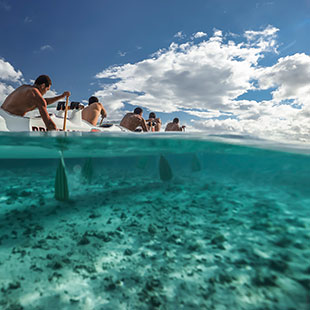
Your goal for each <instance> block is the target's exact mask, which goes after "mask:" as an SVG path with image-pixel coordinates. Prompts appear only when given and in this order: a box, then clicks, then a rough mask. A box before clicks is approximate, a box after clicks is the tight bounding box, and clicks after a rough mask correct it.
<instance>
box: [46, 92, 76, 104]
mask: <svg viewBox="0 0 310 310" xmlns="http://www.w3.org/2000/svg"><path fill="white" fill-rule="evenodd" d="M70 95H71V93H70V92H69V91H65V92H64V93H63V94H62V95H59V96H56V97H52V98H45V101H46V104H47V105H49V104H52V103H54V102H56V101H59V100H60V99H63V98H65V97H67V96H68V97H69V96H70Z"/></svg>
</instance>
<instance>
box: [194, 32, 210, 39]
mask: <svg viewBox="0 0 310 310" xmlns="http://www.w3.org/2000/svg"><path fill="white" fill-rule="evenodd" d="M206 36H207V34H206V33H205V32H201V31H199V32H196V33H194V34H193V38H194V39H199V38H202V37H206Z"/></svg>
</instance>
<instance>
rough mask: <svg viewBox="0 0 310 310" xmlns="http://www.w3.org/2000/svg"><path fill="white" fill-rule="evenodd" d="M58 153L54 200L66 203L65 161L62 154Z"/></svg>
mask: <svg viewBox="0 0 310 310" xmlns="http://www.w3.org/2000/svg"><path fill="white" fill-rule="evenodd" d="M59 153H60V160H59V164H58V168H57V171H56V178H55V198H56V199H57V200H60V201H68V200H69V189H68V182H67V175H66V169H65V161H64V157H63V154H62V152H61V151H60V152H59Z"/></svg>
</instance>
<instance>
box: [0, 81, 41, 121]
mask: <svg viewBox="0 0 310 310" xmlns="http://www.w3.org/2000/svg"><path fill="white" fill-rule="evenodd" d="M36 96H41V95H40V93H39V91H38V90H37V89H36V88H35V87H33V86H31V85H22V86H20V87H18V88H17V89H16V90H14V91H13V92H12V93H11V94H10V95H9V96H8V97H7V98H6V99H5V101H4V102H3V104H2V106H1V107H2V109H3V110H5V111H7V112H9V113H12V114H15V115H19V116H24V115H25V114H26V113H27V112H29V111H32V110H34V109H35V108H36V107H37V105H36Z"/></svg>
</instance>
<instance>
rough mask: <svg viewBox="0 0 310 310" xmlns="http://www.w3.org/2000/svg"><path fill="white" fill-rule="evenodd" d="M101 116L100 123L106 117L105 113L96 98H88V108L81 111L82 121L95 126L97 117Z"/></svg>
mask: <svg viewBox="0 0 310 310" xmlns="http://www.w3.org/2000/svg"><path fill="white" fill-rule="evenodd" d="M100 114H101V117H102V119H101V121H102V120H103V119H104V118H105V117H107V111H106V110H105V109H104V107H103V106H102V104H101V103H100V102H99V100H98V98H97V97H94V96H92V97H90V98H89V99H88V106H87V107H86V108H85V109H83V111H82V119H83V120H85V121H87V122H89V123H91V124H92V125H94V126H96V125H97V122H98V118H99V115H100Z"/></svg>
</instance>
